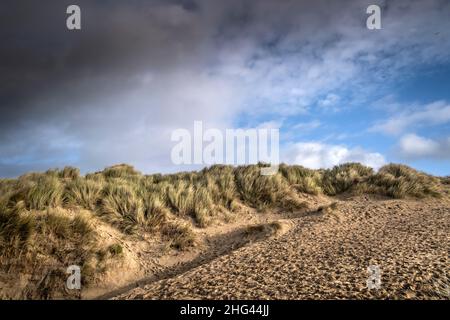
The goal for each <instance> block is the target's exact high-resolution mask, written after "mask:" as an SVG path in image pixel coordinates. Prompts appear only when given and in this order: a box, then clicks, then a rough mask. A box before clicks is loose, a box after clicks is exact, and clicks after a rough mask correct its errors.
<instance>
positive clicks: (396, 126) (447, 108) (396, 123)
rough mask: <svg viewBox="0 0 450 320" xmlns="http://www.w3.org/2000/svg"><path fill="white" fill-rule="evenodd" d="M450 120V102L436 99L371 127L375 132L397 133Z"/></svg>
mask: <svg viewBox="0 0 450 320" xmlns="http://www.w3.org/2000/svg"><path fill="white" fill-rule="evenodd" d="M448 122H450V104H449V103H447V102H446V101H436V102H433V103H430V104H428V105H426V106H424V107H422V108H420V109H416V108H415V110H413V111H407V112H403V113H401V114H399V115H397V116H394V117H391V118H389V119H387V120H386V121H384V122H380V123H378V124H376V125H374V126H373V127H372V128H370V129H369V130H370V131H373V132H382V133H385V134H390V135H397V134H401V133H402V132H405V131H406V130H411V129H416V128H418V127H426V126H433V125H442V124H446V123H448Z"/></svg>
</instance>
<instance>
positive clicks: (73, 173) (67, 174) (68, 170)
mask: <svg viewBox="0 0 450 320" xmlns="http://www.w3.org/2000/svg"><path fill="white" fill-rule="evenodd" d="M59 177H60V178H63V179H72V180H75V179H78V178H79V177H80V169H78V168H74V167H64V169H62V170H61V172H59Z"/></svg>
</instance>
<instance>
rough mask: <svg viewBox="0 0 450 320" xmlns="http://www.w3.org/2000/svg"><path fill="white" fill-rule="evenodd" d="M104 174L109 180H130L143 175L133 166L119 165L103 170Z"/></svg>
mask: <svg viewBox="0 0 450 320" xmlns="http://www.w3.org/2000/svg"><path fill="white" fill-rule="evenodd" d="M102 174H103V175H104V176H105V177H107V178H129V177H133V176H140V175H141V173H140V172H139V171H136V170H135V169H134V167H133V166H130V165H127V164H118V165H115V166H111V167H108V168H106V169H105V170H103V172H102Z"/></svg>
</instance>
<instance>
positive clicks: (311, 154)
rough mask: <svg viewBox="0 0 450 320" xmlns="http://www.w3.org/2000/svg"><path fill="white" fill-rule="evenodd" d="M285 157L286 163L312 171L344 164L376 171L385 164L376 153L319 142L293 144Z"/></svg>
mask: <svg viewBox="0 0 450 320" xmlns="http://www.w3.org/2000/svg"><path fill="white" fill-rule="evenodd" d="M285 155H286V156H285V160H286V162H288V163H292V164H300V165H303V166H305V167H308V168H313V169H319V168H330V167H333V166H335V165H338V164H341V163H346V162H360V163H362V164H365V165H367V166H370V167H373V168H375V169H378V168H379V167H381V166H382V165H384V164H385V163H386V161H385V159H384V157H383V155H381V154H380V153H377V152H368V151H366V150H364V149H362V148H348V147H346V146H344V145H332V144H323V143H319V142H301V143H296V144H293V145H291V146H289V147H288V148H287V150H286V152H285ZM283 160H284V159H283Z"/></svg>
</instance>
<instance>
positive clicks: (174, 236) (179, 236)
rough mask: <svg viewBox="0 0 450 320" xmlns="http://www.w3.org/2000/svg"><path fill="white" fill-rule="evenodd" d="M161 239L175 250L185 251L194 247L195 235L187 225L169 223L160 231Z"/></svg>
mask: <svg viewBox="0 0 450 320" xmlns="http://www.w3.org/2000/svg"><path fill="white" fill-rule="evenodd" d="M162 235H163V237H164V238H165V239H166V240H168V241H169V242H170V246H171V247H172V248H175V249H177V250H185V249H187V248H190V247H193V246H194V245H195V234H194V232H193V231H192V229H191V228H190V227H189V225H188V224H187V223H182V222H170V223H168V224H166V225H165V226H164V228H163V230H162Z"/></svg>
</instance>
